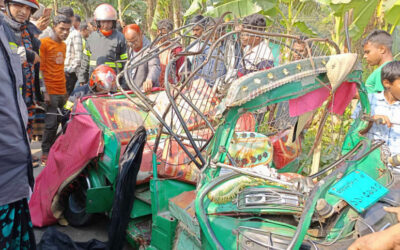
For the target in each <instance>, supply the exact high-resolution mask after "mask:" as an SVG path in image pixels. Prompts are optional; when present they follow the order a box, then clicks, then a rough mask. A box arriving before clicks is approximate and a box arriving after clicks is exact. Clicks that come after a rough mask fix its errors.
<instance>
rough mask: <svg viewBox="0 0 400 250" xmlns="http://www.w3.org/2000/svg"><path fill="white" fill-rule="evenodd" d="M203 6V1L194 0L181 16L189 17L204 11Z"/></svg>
mask: <svg viewBox="0 0 400 250" xmlns="http://www.w3.org/2000/svg"><path fill="white" fill-rule="evenodd" d="M205 4H206V1H205V0H194V1H193V2H192V4H191V5H190V7H189V8H188V9H187V10H186V12H185V14H184V15H183V16H184V17H189V16H192V15H194V14H196V13H199V12H202V11H203V10H204V9H205Z"/></svg>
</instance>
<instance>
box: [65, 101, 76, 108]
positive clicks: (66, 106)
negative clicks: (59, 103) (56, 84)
mask: <svg viewBox="0 0 400 250" xmlns="http://www.w3.org/2000/svg"><path fill="white" fill-rule="evenodd" d="M73 106H74V103H73V102H71V101H67V102H66V103H65V105H64V108H65V109H66V110H71V109H72V107H73Z"/></svg>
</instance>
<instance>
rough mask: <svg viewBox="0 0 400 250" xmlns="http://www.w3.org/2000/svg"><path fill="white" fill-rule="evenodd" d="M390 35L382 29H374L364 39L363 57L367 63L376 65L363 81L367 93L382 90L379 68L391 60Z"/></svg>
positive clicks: (391, 41) (391, 42)
mask: <svg viewBox="0 0 400 250" xmlns="http://www.w3.org/2000/svg"><path fill="white" fill-rule="evenodd" d="M392 44H393V39H392V36H391V35H390V34H389V33H387V32H386V31H384V30H374V31H372V32H371V33H370V34H369V35H368V36H367V38H365V40H364V58H365V59H366V61H367V63H368V65H370V66H378V68H376V69H375V70H374V71H373V72H372V73H371V75H370V76H369V77H368V79H367V81H366V82H365V86H366V88H367V92H368V93H376V92H381V91H383V86H382V80H381V70H382V67H383V66H385V65H386V64H387V63H388V62H391V61H393V55H392Z"/></svg>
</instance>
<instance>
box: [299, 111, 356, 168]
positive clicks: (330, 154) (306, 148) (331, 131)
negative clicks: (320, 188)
mask: <svg viewBox="0 0 400 250" xmlns="http://www.w3.org/2000/svg"><path fill="white" fill-rule="evenodd" d="M325 109H326V106H322V107H321V108H319V109H318V110H317V111H316V113H315V115H314V119H313V121H312V123H311V126H310V127H309V129H308V130H306V131H305V133H304V137H303V140H302V144H301V146H302V154H301V155H300V157H299V162H300V166H302V167H303V172H304V173H306V174H309V173H310V170H311V169H310V167H311V163H312V159H313V158H312V155H311V156H310V157H309V155H308V154H309V152H310V150H311V149H312V147H313V145H314V143H315V136H316V134H317V131H318V129H319V125H320V122H321V118H322V113H323V111H324V110H325ZM351 113H352V108H351V106H349V107H348V108H347V109H346V110H345V112H344V114H343V115H342V116H337V115H332V114H330V115H329V116H328V118H327V120H326V122H325V125H324V128H323V134H322V139H321V158H320V164H319V165H320V169H322V168H324V167H326V166H327V165H329V164H330V163H332V162H333V161H335V160H337V159H338V158H339V157H340V155H341V148H342V144H343V141H344V138H345V135H346V134H347V132H348V131H349V129H350V125H351V123H352V121H353V120H352V119H351Z"/></svg>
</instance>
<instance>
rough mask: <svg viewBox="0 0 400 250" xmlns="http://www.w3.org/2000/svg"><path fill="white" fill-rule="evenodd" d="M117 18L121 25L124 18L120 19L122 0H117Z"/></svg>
mask: <svg viewBox="0 0 400 250" xmlns="http://www.w3.org/2000/svg"><path fill="white" fill-rule="evenodd" d="M118 19H119V22H120V24H121V26H123V23H124V20H123V19H122V0H118Z"/></svg>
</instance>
